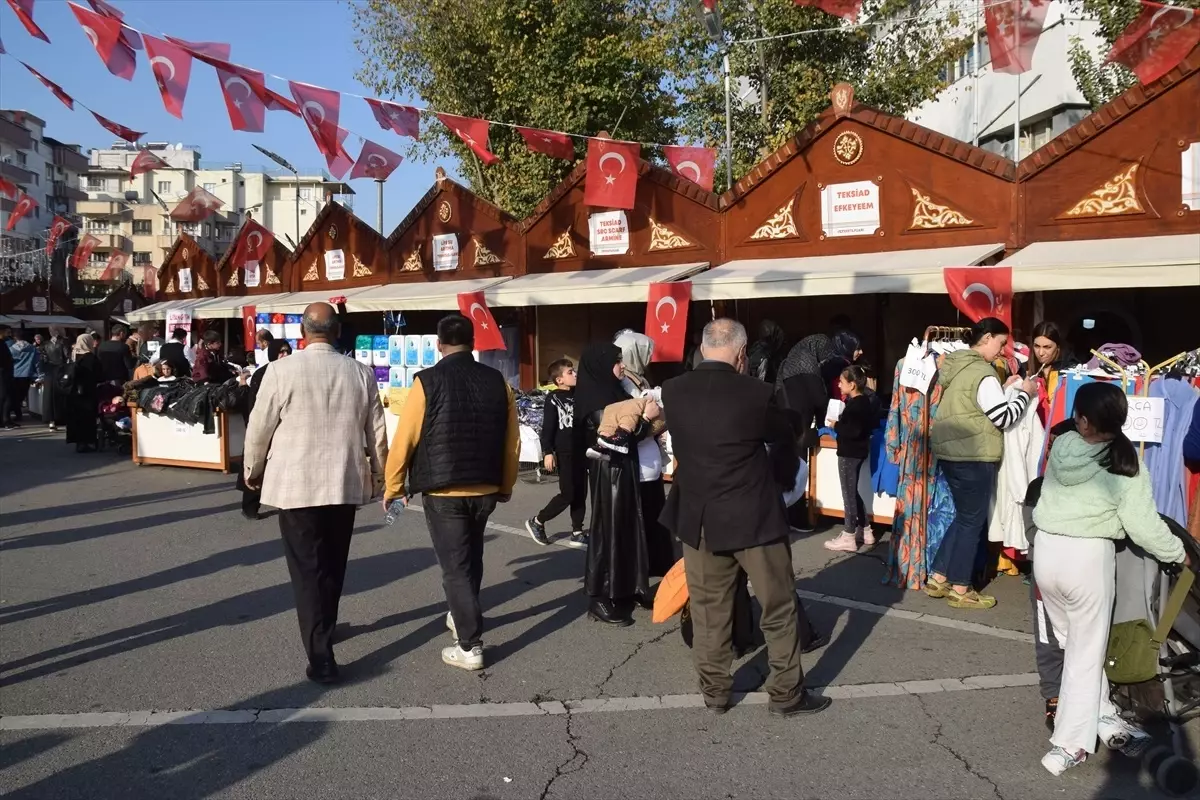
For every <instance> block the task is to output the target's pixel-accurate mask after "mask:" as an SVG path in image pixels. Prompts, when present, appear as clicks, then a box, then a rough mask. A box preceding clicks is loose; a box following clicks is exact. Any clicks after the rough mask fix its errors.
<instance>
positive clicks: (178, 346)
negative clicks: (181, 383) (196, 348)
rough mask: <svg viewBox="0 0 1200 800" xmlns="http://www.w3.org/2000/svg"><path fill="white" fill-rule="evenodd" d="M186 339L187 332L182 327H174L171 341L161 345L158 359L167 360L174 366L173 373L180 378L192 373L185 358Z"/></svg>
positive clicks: (189, 364) (190, 366)
mask: <svg viewBox="0 0 1200 800" xmlns="http://www.w3.org/2000/svg"><path fill="white" fill-rule="evenodd" d="M187 339H188V332H187V331H186V330H184V329H183V328H176V329H175V330H174V332H173V333H172V334H171V341H169V342H167V343H166V344H164V345H163V346H162V352H161V353H160V355H159V357H158V359H159V361H167V362H169V363H170V364H171V366H172V367H174V368H175V375H176V376H177V377H180V378H190V377H191V375H192V363H191V362H190V361H188V360H187V351H186V349H185V348H186V347H187Z"/></svg>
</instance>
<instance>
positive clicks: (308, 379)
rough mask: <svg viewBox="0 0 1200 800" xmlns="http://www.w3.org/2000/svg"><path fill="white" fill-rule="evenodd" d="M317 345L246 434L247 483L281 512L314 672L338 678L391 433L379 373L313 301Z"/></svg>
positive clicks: (311, 343) (266, 383) (276, 386)
mask: <svg viewBox="0 0 1200 800" xmlns="http://www.w3.org/2000/svg"><path fill="white" fill-rule="evenodd" d="M301 324H302V326H303V331H304V338H305V339H307V340H308V347H307V348H306V349H305V350H303V351H301V352H300V353H298V354H297V355H295V356H293V357H291V358H284V359H280V360H279V361H276V362H275V363H274V364H272V365H271V369H269V370H267V372H266V374H265V376H264V378H263V381H262V386H261V387H259V391H258V397H257V398H256V399H255V403H254V411H253V412H251V414H250V425H249V427H248V428H247V430H246V446H245V477H246V485H247V486H248V487H250V488H251V489H261V490H262V502H263V504H264V505H270V506H275V507H276V508H278V509H280V513H279V532H280V534H281V535H282V536H283V550H284V555H285V556H286V558H287V564H288V572H289V573H290V574H291V578H292V591H293V592H294V593H295V596H296V616H297V618H298V619H299V622H300V638H301V640H302V641H303V643H304V651H305V653H306V654H307V655H308V669H307V672H306V674H307V675H308V677H309V679H310V680H313V681H316V682H317V683H334V682H336V681H337V680H338V667H337V661H336V660H335V659H334V657H333V630H334V627H335V626H336V625H337V617H338V602H339V601H340V600H341V597H342V583H343V581H344V579H345V577H346V560H347V558H348V557H349V555H350V535H351V533H352V532H353V530H354V515H355V511H356V510H357V508H358V506H360V505H363V504H364V503H367V502H369V501H370V500H371V498H372V497H376V496H378V492H377V491H376V488H377V487H382V484H383V468H384V465H385V464H386V463H387V433H386V429H385V427H384V421H383V406H382V405H381V404H380V402H379V389H378V387H377V386H376V384H375V372H374V371H373V370H372V369H370V368H369V367H367V366H365V365H363V364H359V363H358V362H357V361H355V360H354V359H352V358H345V357H344V356H341V355H339V354H338V352H337V351H336V350H335V349H334V347H333V342H334V341H336V340H337V336H338V322H337V317H336V315H335V314H334V310H333V307H332V306H330V305H329V304H327V303H313V304H312V305H310V306H309V307H308V308H306V309H304V317H303V319H302V321H301Z"/></svg>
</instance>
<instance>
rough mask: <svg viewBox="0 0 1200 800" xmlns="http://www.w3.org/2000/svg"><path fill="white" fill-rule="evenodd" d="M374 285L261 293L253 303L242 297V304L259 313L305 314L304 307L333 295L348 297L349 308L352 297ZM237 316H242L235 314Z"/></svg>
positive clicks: (325, 301)
mask: <svg viewBox="0 0 1200 800" xmlns="http://www.w3.org/2000/svg"><path fill="white" fill-rule="evenodd" d="M372 288H374V287H359V288H357V289H321V290H320V291H310V292H291V293H289V294H273V295H260V296H258V297H256V298H254V302H253V303H247V302H245V301H246V300H247V298H244V297H243V298H240V299H241V300H242V303H241V305H253V306H254V307H255V308H256V309H257V310H258V312H259V313H262V312H271V313H273V314H303V313H304V309H305V308H307V307H308V306H309V305H310V304H312V303H328V302H329V298H331V297H344V298H346V303H347V306H346V307H347V308H349V302H350V298H352V297H355V296H357V295H359V294H362V293H363V292H365V291H369V290H370V289H372ZM234 316H235V317H237V316H241V315H240V314H234Z"/></svg>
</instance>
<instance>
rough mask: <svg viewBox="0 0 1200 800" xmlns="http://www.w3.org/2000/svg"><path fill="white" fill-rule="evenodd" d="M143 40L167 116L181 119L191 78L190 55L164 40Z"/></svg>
mask: <svg viewBox="0 0 1200 800" xmlns="http://www.w3.org/2000/svg"><path fill="white" fill-rule="evenodd" d="M143 38H144V41H145V43H146V54H147V55H148V56H150V71H151V72H153V73H154V81H155V83H157V84H158V91H159V93H160V94H162V101H163V105H164V106H165V107H166V109H167V113H168V114H170V115H171V116H173V117H178V118H179V119H183V99H184V97H186V96H187V90H188V81H189V80H191V76H192V55H191V53H189V52H188V51H187V50H185V49H184V48H182V47H180V46H179V45H177V44H175V43H174V42H169V41H167V40H166V39H158V38H156V37H154V36H145V37H143Z"/></svg>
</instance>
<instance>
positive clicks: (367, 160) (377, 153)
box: [350, 139, 404, 181]
mask: <svg viewBox="0 0 1200 800" xmlns="http://www.w3.org/2000/svg"><path fill="white" fill-rule="evenodd" d="M403 160H404V159H403V158H401V157H400V155H399V154H398V153H393V152H392V151H391V150H388V149H387V148H386V147H384V146H383V145H379V144H375V142H372V141H371V140H370V139H365V140H363V147H362V152H360V153H359V154H358V161H356V162H354V170H353V171H352V172H351V173H350V177H351V178H373V179H375V180H377V181H386V180H387V179H388V176H390V175H391V174H392V172H393V171H394V170H395V169H396V167H398V166H400V162H401V161H403Z"/></svg>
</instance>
